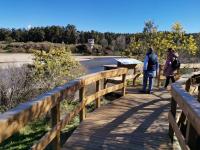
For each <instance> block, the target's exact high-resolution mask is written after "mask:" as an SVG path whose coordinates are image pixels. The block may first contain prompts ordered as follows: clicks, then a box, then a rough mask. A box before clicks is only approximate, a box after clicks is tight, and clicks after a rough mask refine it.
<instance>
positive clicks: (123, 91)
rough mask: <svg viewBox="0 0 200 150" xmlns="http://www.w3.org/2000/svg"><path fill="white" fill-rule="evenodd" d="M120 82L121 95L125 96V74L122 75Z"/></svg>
mask: <svg viewBox="0 0 200 150" xmlns="http://www.w3.org/2000/svg"><path fill="white" fill-rule="evenodd" d="M122 82H123V84H124V85H123V88H122V95H123V96H125V95H126V74H123V75H122Z"/></svg>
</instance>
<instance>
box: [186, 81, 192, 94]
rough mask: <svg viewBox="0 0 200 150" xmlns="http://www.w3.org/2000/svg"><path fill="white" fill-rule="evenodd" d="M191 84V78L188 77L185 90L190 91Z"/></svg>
mask: <svg viewBox="0 0 200 150" xmlns="http://www.w3.org/2000/svg"><path fill="white" fill-rule="evenodd" d="M190 86H191V79H188V80H187V81H186V83H185V90H186V91H187V92H190Z"/></svg>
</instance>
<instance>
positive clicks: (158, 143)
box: [86, 90, 171, 149]
mask: <svg viewBox="0 0 200 150" xmlns="http://www.w3.org/2000/svg"><path fill="white" fill-rule="evenodd" d="M128 93H132V94H137V91H135V90H134V91H130V90H129V91H128ZM166 93H167V92H164V91H163V92H162V93H159V94H155V95H154V96H156V97H157V99H154V100H151V101H149V102H145V103H141V104H139V105H137V106H135V107H132V108H130V109H129V110H128V111H126V112H124V113H123V114H121V115H120V116H118V117H117V118H115V119H114V120H113V121H111V122H109V123H108V124H106V125H105V126H103V127H101V128H98V129H96V130H95V132H94V133H93V134H92V135H91V136H90V137H89V138H90V141H91V142H93V141H95V140H96V139H97V138H96V137H98V136H99V135H102V132H103V136H101V138H98V141H97V142H98V149H106V148H111V147H113V148H117V147H119V148H128V149H157V148H162V145H163V144H164V146H165V147H163V148H167V149H170V147H171V146H170V142H169V138H168V135H167V130H166V128H165V129H160V126H159V124H158V125H157V126H154V128H153V129H151V130H152V132H149V131H148V128H149V127H150V126H151V125H152V124H153V123H154V122H155V121H156V120H157V119H158V118H159V116H160V115H161V114H162V113H163V112H165V113H167V112H168V110H169V106H170V105H169V103H168V101H169V99H163V97H162V96H163V95H164V94H166ZM161 102H164V104H162V105H161V106H159V107H158V108H155V105H159V104H158V103H161ZM151 107H152V108H151ZM140 111H152V113H150V114H148V115H145V113H144V117H143V118H142V121H141V122H140V124H138V126H137V127H136V129H135V130H133V131H132V132H131V133H130V132H129V133H113V131H114V130H115V129H116V128H119V126H121V125H122V124H124V122H125V121H126V120H127V119H129V118H131V117H132V116H134V117H136V116H137V115H138V113H139V112H140ZM140 115H141V114H140ZM165 117H167V116H165ZM164 119H167V118H164ZM164 123H166V122H164ZM123 128H124V127H123ZM125 128H126V127H125ZM153 130H154V131H153ZM163 130H164V132H163ZM113 139H115V140H117V142H113V141H112V140H113ZM112 142H113V143H112ZM127 146H128V147H127ZM86 147H90V143H89V142H88V143H87V145H86ZM137 147H138V148H137Z"/></svg>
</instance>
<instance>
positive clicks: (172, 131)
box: [169, 97, 177, 143]
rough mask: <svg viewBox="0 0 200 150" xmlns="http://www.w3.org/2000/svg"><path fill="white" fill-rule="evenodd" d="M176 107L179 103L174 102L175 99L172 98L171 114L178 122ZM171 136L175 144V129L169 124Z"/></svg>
mask: <svg viewBox="0 0 200 150" xmlns="http://www.w3.org/2000/svg"><path fill="white" fill-rule="evenodd" d="M176 107H177V103H176V101H175V100H174V98H173V97H172V98H171V109H170V112H171V113H172V115H173V117H174V120H176ZM169 136H170V139H171V142H172V143H173V141H174V130H173V128H172V126H171V124H170V123H169Z"/></svg>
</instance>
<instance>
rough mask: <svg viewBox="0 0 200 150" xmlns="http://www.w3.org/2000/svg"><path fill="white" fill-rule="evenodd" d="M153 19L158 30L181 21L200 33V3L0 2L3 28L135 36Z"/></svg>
mask: <svg viewBox="0 0 200 150" xmlns="http://www.w3.org/2000/svg"><path fill="white" fill-rule="evenodd" d="M146 20H153V21H154V22H155V24H156V25H158V27H159V30H170V28H171V25H172V24H173V23H174V22H176V21H178V22H180V23H181V24H182V25H183V27H184V29H185V31H186V32H200V0H1V1H0V27H6V28H13V27H14V28H22V27H24V28H27V27H28V26H32V27H33V26H47V25H67V24H74V25H76V27H77V29H78V30H84V31H88V30H97V31H101V32H107V31H110V32H125V33H133V32H134V33H135V32H141V31H142V30H143V26H144V22H145V21H146Z"/></svg>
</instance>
